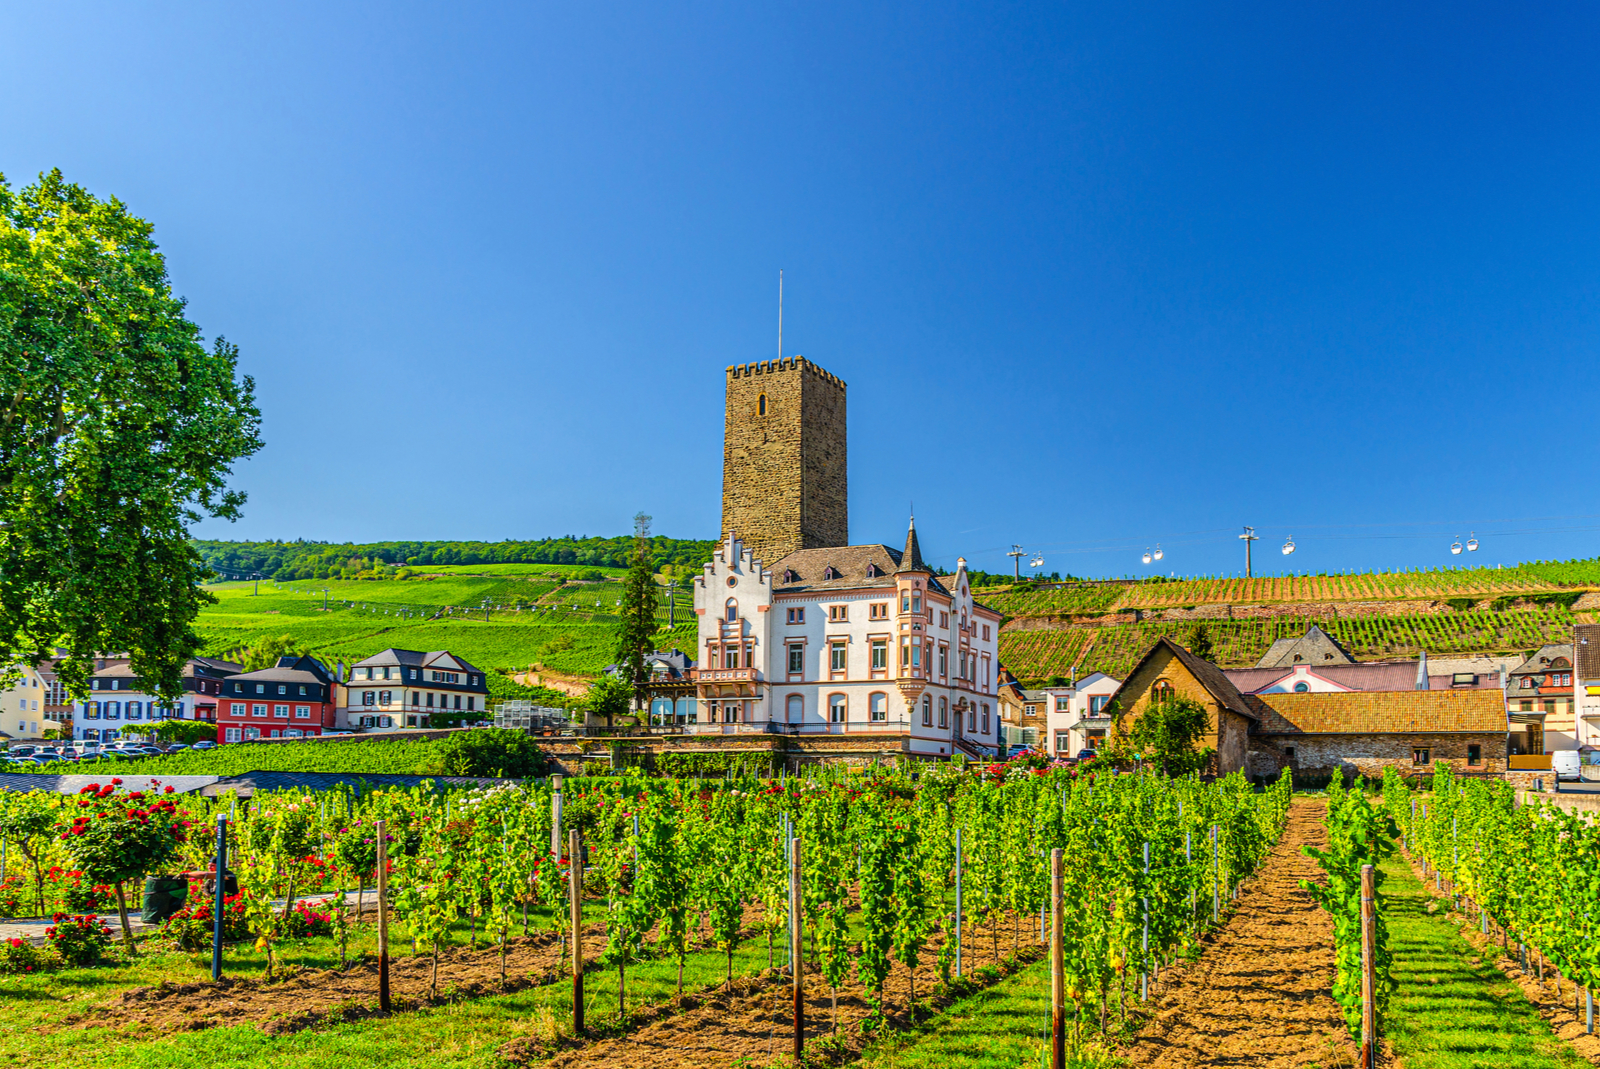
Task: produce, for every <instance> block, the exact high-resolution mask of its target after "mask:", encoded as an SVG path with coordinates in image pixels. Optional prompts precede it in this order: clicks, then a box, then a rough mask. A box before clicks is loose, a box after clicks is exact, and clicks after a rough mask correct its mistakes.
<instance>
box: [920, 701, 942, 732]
mask: <svg viewBox="0 0 1600 1069" xmlns="http://www.w3.org/2000/svg"><path fill="white" fill-rule="evenodd" d="M939 703H940V708H941V710H942V709H943V705H944V699H943V698H940V699H939ZM939 720H940V724H939V726H940V727H944V723H943V721H944V717H942V716H941V717H940V718H939ZM922 726H923V727H925V728H926V727H932V726H933V700H932V699H931V698H929V697H928V696H927V695H926V694H924V695H923V696H922Z"/></svg>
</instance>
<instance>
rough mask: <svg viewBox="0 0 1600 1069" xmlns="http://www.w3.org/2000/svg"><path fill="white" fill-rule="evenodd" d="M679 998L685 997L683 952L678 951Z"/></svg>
mask: <svg viewBox="0 0 1600 1069" xmlns="http://www.w3.org/2000/svg"><path fill="white" fill-rule="evenodd" d="M678 997H679V998H682V997H683V951H682V950H681V949H680V950H679V951H678Z"/></svg>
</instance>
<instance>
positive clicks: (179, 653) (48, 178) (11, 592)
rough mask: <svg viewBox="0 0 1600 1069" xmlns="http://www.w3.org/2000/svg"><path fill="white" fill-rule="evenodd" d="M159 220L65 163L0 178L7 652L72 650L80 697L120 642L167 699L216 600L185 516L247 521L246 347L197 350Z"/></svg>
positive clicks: (1, 514)
mask: <svg viewBox="0 0 1600 1069" xmlns="http://www.w3.org/2000/svg"><path fill="white" fill-rule="evenodd" d="M152 230H153V228H152V227H151V226H150V224H149V223H147V222H145V221H144V220H142V219H139V218H137V217H136V216H134V215H132V214H130V213H129V212H128V210H127V208H126V207H125V206H124V205H123V204H122V203H121V202H119V201H117V200H116V199H114V198H113V199H109V200H104V201H102V200H99V199H96V198H95V197H94V196H92V195H91V194H89V193H88V192H87V191H86V190H84V189H83V188H81V187H79V186H76V185H72V184H70V183H68V182H66V181H65V180H64V179H63V178H62V176H61V173H60V172H59V171H52V172H51V173H50V174H48V175H45V176H43V177H42V178H41V179H40V181H39V182H38V183H37V184H35V185H31V186H26V187H24V188H23V189H21V190H16V191H13V190H12V189H11V187H10V186H9V185H7V184H6V183H5V182H4V180H3V179H0V356H3V359H0V396H3V397H5V398H6V402H5V404H6V416H5V419H4V420H0V458H3V460H0V484H3V485H4V486H5V487H6V492H5V494H4V495H3V496H0V524H3V529H4V531H5V535H4V556H5V568H4V569H3V572H0V664H3V665H15V664H18V663H35V662H37V661H40V660H43V659H45V658H47V657H50V656H52V655H53V654H54V652H55V649H56V648H57V647H58V646H65V647H66V648H67V649H69V650H70V651H71V653H70V656H69V657H67V658H66V659H65V660H64V661H62V662H61V663H60V665H59V667H58V672H59V674H60V677H61V680H62V682H63V683H65V684H66V685H67V687H68V688H69V689H70V690H71V691H72V692H74V693H82V692H83V691H84V690H85V689H86V685H87V682H88V674H89V672H90V670H91V668H92V665H93V661H94V657H95V655H96V651H99V650H108V649H109V650H125V651H127V652H128V653H129V655H130V657H131V659H132V663H133V670H134V673H135V674H136V675H137V676H138V677H139V678H140V679H141V680H142V681H144V685H145V686H146V687H147V688H148V689H150V690H153V691H154V692H156V693H158V694H160V695H161V696H162V697H163V698H166V699H168V700H172V699H176V698H177V697H178V696H179V695H180V694H181V693H182V669H183V665H184V663H185V662H186V661H187V660H188V659H189V658H190V657H191V656H192V655H193V654H194V653H195V652H197V651H198V650H199V649H200V637H199V635H198V634H197V633H196V632H195V630H194V622H195V617H196V615H197V614H198V612H199V610H200V606H201V605H202V604H203V603H204V602H206V601H207V600H208V598H207V595H206V593H205V592H204V591H203V590H202V589H201V587H200V583H201V581H202V580H203V579H204V577H205V575H206V572H207V569H206V567H205V564H204V562H203V561H202V560H201V558H200V556H199V554H197V553H196V552H195V550H194V548H193V547H192V546H191V545H190V543H189V539H188V532H187V528H188V526H189V525H190V524H191V523H192V522H194V521H196V520H198V519H200V518H201V517H202V516H203V515H206V516H214V517H223V518H227V519H236V518H237V517H238V516H239V508H240V506H241V505H242V504H243V503H244V495H243V494H242V493H240V492H238V491H234V490H229V489H228V487H227V483H226V479H227V476H228V475H229V474H230V471H231V466H232V464H233V463H234V461H236V460H238V459H239V458H241V457H246V456H249V455H250V454H252V453H254V452H255V451H256V450H258V449H260V448H261V444H262V443H261V439H260V437H259V429H260V413H259V412H258V411H257V409H256V405H255V385H254V383H253V381H252V380H251V379H250V378H249V377H248V376H246V377H245V378H244V379H243V380H242V381H241V380H239V379H237V378H236V377H235V374H236V365H237V362H238V350H237V349H236V348H235V347H234V346H231V345H229V344H228V343H227V342H226V341H224V340H223V339H221V338H218V339H216V341H215V343H214V344H213V345H212V346H211V348H209V349H207V348H206V346H205V345H204V344H203V341H202V339H201V336H200V329H199V328H198V327H197V326H195V324H193V323H191V322H190V321H189V320H188V319H187V318H185V316H184V302H183V301H182V299H181V298H179V297H177V296H176V295H174V294H173V293H172V289H171V286H170V283H169V280H168V278H167V273H166V263H165V261H164V259H163V258H162V256H161V254H160V252H158V251H157V248H156V244H155V242H154V240H153V238H152Z"/></svg>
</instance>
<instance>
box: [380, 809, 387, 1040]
mask: <svg viewBox="0 0 1600 1069" xmlns="http://www.w3.org/2000/svg"><path fill="white" fill-rule="evenodd" d="M383 829H384V821H381V820H380V821H378V1011H379V1012H380V1013H388V1012H389V851H388V847H387V844H385V843H384V841H383V840H384V833H383Z"/></svg>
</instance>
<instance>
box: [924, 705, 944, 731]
mask: <svg viewBox="0 0 1600 1069" xmlns="http://www.w3.org/2000/svg"><path fill="white" fill-rule="evenodd" d="M923 700H924V701H926V700H927V699H923ZM939 726H940V727H942V728H947V727H949V726H950V703H949V702H948V701H947V700H945V699H944V698H940V699H939Z"/></svg>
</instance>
